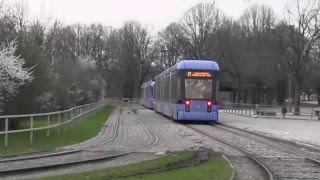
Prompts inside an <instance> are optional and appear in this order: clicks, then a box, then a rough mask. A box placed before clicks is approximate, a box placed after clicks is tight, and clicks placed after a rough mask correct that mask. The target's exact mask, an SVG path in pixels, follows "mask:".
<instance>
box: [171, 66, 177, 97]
mask: <svg viewBox="0 0 320 180" xmlns="http://www.w3.org/2000/svg"><path fill="white" fill-rule="evenodd" d="M177 91H178V77H177V72H174V73H172V74H171V100H172V101H176V100H177V99H178V93H177Z"/></svg>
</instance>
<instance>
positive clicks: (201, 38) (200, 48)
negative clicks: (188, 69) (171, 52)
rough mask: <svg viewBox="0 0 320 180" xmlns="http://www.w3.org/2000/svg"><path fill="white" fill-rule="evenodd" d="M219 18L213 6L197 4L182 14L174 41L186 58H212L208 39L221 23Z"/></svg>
mask: <svg viewBox="0 0 320 180" xmlns="http://www.w3.org/2000/svg"><path fill="white" fill-rule="evenodd" d="M221 16H222V15H221V13H220V11H219V10H218V9H217V8H216V7H215V4H198V5H196V6H194V7H192V8H191V9H190V10H189V11H187V12H186V13H185V14H184V16H183V17H182V19H181V20H180V26H179V27H178V30H177V32H179V33H178V34H177V35H176V39H177V40H178V41H179V43H181V45H182V48H183V50H184V52H183V53H184V56H185V57H186V58H193V59H207V58H213V56H214V55H213V54H212V48H211V45H212V44H211V42H212V41H210V39H211V38H212V36H213V35H214V33H215V32H216V30H217V29H218V26H219V24H220V23H221Z"/></svg>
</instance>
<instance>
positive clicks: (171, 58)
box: [155, 23, 181, 69]
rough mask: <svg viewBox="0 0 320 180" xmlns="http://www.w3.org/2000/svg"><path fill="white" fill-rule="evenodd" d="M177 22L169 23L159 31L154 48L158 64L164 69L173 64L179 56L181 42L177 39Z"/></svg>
mask: <svg viewBox="0 0 320 180" xmlns="http://www.w3.org/2000/svg"><path fill="white" fill-rule="evenodd" d="M178 26H179V25H178V24H177V23H171V24H170V25H169V26H168V27H166V28H165V29H164V30H162V31H161V32H159V34H158V38H157V42H156V45H155V46H156V49H157V53H158V58H159V62H158V65H159V66H160V67H161V68H163V69H165V68H169V67H171V66H173V65H174V64H176V63H177V61H178V59H179V58H181V43H180V42H179V41H178V40H177V38H176V37H178V33H179V32H178V31H177V30H178V28H177V27H178Z"/></svg>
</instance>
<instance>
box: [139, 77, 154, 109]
mask: <svg viewBox="0 0 320 180" xmlns="http://www.w3.org/2000/svg"><path fill="white" fill-rule="evenodd" d="M140 104H141V105H143V106H145V107H147V108H150V109H153V104H154V81H148V82H145V83H143V84H142V85H141V89H140Z"/></svg>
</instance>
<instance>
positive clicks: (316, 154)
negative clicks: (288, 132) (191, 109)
mask: <svg viewBox="0 0 320 180" xmlns="http://www.w3.org/2000/svg"><path fill="white" fill-rule="evenodd" d="M215 126H217V125H215ZM217 127H218V128H221V129H224V130H227V131H231V132H234V133H237V134H240V135H242V136H247V137H250V138H253V139H256V140H258V141H261V142H264V143H267V144H268V145H270V146H273V147H278V146H279V143H281V148H283V149H287V150H292V149H294V151H295V152H297V153H300V154H303V155H306V156H309V157H313V158H315V159H318V160H320V151H319V150H317V149H315V148H307V147H303V146H300V145H299V144H295V143H291V142H286V141H283V140H276V139H270V138H267V137H263V136H257V135H256V134H253V133H249V132H245V131H241V130H238V129H234V128H230V127H227V126H224V125H219V126H217Z"/></svg>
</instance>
